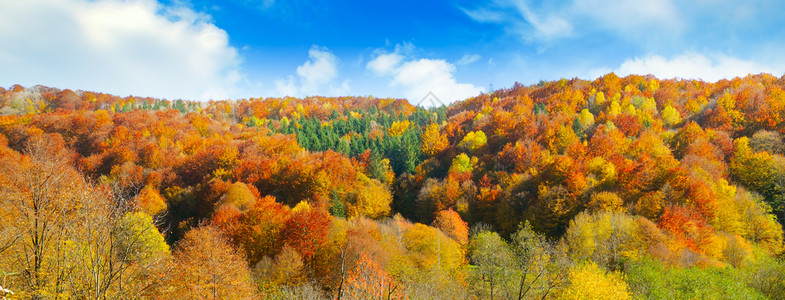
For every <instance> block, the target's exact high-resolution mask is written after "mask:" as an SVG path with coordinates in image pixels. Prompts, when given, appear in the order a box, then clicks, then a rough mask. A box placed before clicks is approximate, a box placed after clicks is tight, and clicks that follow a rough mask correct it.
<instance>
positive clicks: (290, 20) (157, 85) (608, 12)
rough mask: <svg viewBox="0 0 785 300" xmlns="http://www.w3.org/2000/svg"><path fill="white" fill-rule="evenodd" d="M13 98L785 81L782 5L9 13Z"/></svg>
mask: <svg viewBox="0 0 785 300" xmlns="http://www.w3.org/2000/svg"><path fill="white" fill-rule="evenodd" d="M0 8H1V9H0V41H3V45H2V46H0V69H2V70H3V72H0V85H2V86H6V87H8V86H10V85H12V84H15V83H19V84H22V85H25V86H31V85H35V84H44V85H48V86H55V87H60V88H71V89H84V90H94V91H103V92H110V93H115V94H118V95H121V96H126V95H131V94H132V95H139V96H152V97H160V98H169V99H174V98H185V99H194V100H208V99H225V98H232V99H236V98H247V97H268V96H284V95H291V96H297V97H303V96H309V95H327V96H338V95H373V96H378V97H400V98H404V97H405V98H408V99H410V101H412V102H417V101H419V99H420V98H422V97H423V96H425V95H426V94H427V93H428V92H433V93H434V94H435V95H436V96H437V97H439V98H441V99H442V100H443V101H444V102H452V101H455V100H457V99H463V98H466V97H470V96H473V95H476V94H478V93H481V92H485V91H488V90H489V89H492V88H493V89H495V88H503V87H509V86H511V85H512V84H513V83H515V82H516V81H517V82H521V83H523V84H534V83H537V82H539V81H540V80H554V79H559V78H562V77H566V78H572V77H579V78H584V79H593V78H596V77H598V76H601V75H602V74H605V73H608V72H616V73H617V74H619V75H626V74H630V73H636V74H654V75H656V76H658V77H661V78H673V77H680V78H696V79H698V78H700V79H704V80H707V81H715V80H718V79H720V78H724V77H733V76H744V75H746V74H748V73H760V72H768V73H772V74H774V75H775V76H777V77H779V76H782V75H783V73H785V57H783V53H785V51H783V49H785V29H783V28H785V18H783V17H782V16H783V15H785V3H783V2H782V1H731V0H717V1H709V0H697V1H676V0H660V1H654V0H652V1H637V0H622V1H602V0H573V1H524V0H480V1H463V0H461V1H439V0H434V1H408V0H399V1H340V0H338V1H330V2H325V1H306V0H290V1H283V0H228V1H204V0H158V1H156V0H56V1H55V0H26V1H16V0H0Z"/></svg>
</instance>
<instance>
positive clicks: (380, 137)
mask: <svg viewBox="0 0 785 300" xmlns="http://www.w3.org/2000/svg"><path fill="white" fill-rule="evenodd" d="M62 88H65V87H62ZM784 138H785V76H783V77H779V78H778V77H775V76H772V75H769V74H760V75H750V76H747V77H744V78H732V79H724V80H720V81H717V82H705V81H699V80H681V79H667V80H666V79H658V78H655V77H653V76H639V75H629V76H626V77H618V76H617V75H615V74H613V73H610V74H607V75H604V76H603V77H600V78H597V79H595V80H581V79H572V80H568V79H562V80H558V81H549V82H546V81H542V82H540V83H539V84H535V85H530V86H526V85H521V84H516V85H515V86H512V87H510V88H506V89H500V90H495V91H491V92H486V93H482V94H480V95H478V96H476V97H473V98H469V99H466V100H463V101H458V102H455V103H452V104H450V105H449V106H442V107H435V108H423V107H419V106H413V105H412V104H410V103H409V102H407V100H404V99H386V98H375V97H371V96H368V97H330V98H328V97H308V98H304V99H299V98H289V97H285V98H266V99H261V98H259V99H254V98H252V99H241V100H226V101H209V102H196V101H185V100H162V99H154V98H142V97H125V98H122V97H118V96H114V95H110V94H103V93H99V92H90V91H72V90H68V89H63V90H61V89H59V88H53V87H44V86H31V87H23V86H20V85H14V86H11V87H8V88H7V89H6V88H2V87H0V277H1V278H0V298H2V299H6V298H7V299H633V298H634V299H696V298H697V299H783V298H785V260H783V259H784V258H785V255H784V254H783V250H784V249H785V248H783V224H784V223H785V157H783V155H785V139H784Z"/></svg>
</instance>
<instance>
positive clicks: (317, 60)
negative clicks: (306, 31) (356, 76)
mask: <svg viewBox="0 0 785 300" xmlns="http://www.w3.org/2000/svg"><path fill="white" fill-rule="evenodd" d="M337 77H338V58H337V57H335V55H333V54H332V52H330V50H329V49H327V48H323V47H318V46H313V47H311V49H310V50H308V60H307V61H305V63H303V64H302V65H300V66H299V67H297V79H295V77H294V76H289V77H288V78H287V79H278V80H276V81H275V87H276V90H277V92H278V94H279V95H282V96H284V95H285V96H295V97H302V96H313V95H321V96H337V95H345V94H348V93H349V90H350V88H349V82H348V81H344V82H342V83H341V84H340V85H338V86H336V85H335V79H336V78H337ZM298 82H299V84H298Z"/></svg>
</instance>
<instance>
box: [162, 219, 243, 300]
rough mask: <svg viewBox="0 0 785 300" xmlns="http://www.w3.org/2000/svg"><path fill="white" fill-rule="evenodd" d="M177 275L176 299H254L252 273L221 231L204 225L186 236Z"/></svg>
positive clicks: (177, 253)
mask: <svg viewBox="0 0 785 300" xmlns="http://www.w3.org/2000/svg"><path fill="white" fill-rule="evenodd" d="M175 261H176V263H177V273H176V275H175V276H174V278H173V279H172V280H173V287H174V291H173V292H172V293H170V294H169V295H168V296H169V297H171V298H172V299H250V298H253V295H254V289H253V285H252V281H251V272H250V270H249V269H248V266H247V265H246V263H245V259H243V257H242V256H240V255H239V254H238V252H237V250H236V249H234V248H233V247H232V246H230V245H229V243H227V241H226V238H225V237H224V236H223V233H221V231H220V230H219V229H218V228H215V227H212V226H203V227H198V228H194V229H192V230H190V231H188V233H186V235H185V238H183V240H181V241H180V242H179V243H178V244H177V246H176V250H175Z"/></svg>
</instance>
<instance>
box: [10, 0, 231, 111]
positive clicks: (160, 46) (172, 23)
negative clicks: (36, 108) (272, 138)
mask: <svg viewBox="0 0 785 300" xmlns="http://www.w3.org/2000/svg"><path fill="white" fill-rule="evenodd" d="M2 7H3V8H2V9H0V40H2V41H3V46H2V47H0V69H3V70H4V71H3V72H0V84H4V85H10V84H13V83H21V84H23V85H35V84H44V85H50V86H55V87H61V88H72V89H85V90H97V91H105V92H111V93H117V94H120V95H127V94H134V95H142V96H153V97H164V98H170V99H174V98H187V99H194V100H206V99H211V98H225V97H233V96H235V95H236V94H237V93H238V91H239V88H238V84H239V83H240V82H241V81H242V80H243V76H242V75H241V72H240V68H239V66H240V63H241V58H240V56H239V54H238V53H237V50H236V49H235V48H234V47H232V46H230V45H229V37H228V35H227V33H226V32H225V31H224V30H222V29H220V28H218V27H216V26H215V25H214V24H212V23H211V21H210V19H209V17H208V16H206V15H202V14H199V13H196V12H194V11H192V10H190V9H188V8H184V7H170V6H163V5H161V4H159V3H158V2H157V1H155V0H125V1H123V0H97V1H93V0H58V1H49V0H25V1H3V4H2Z"/></svg>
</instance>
